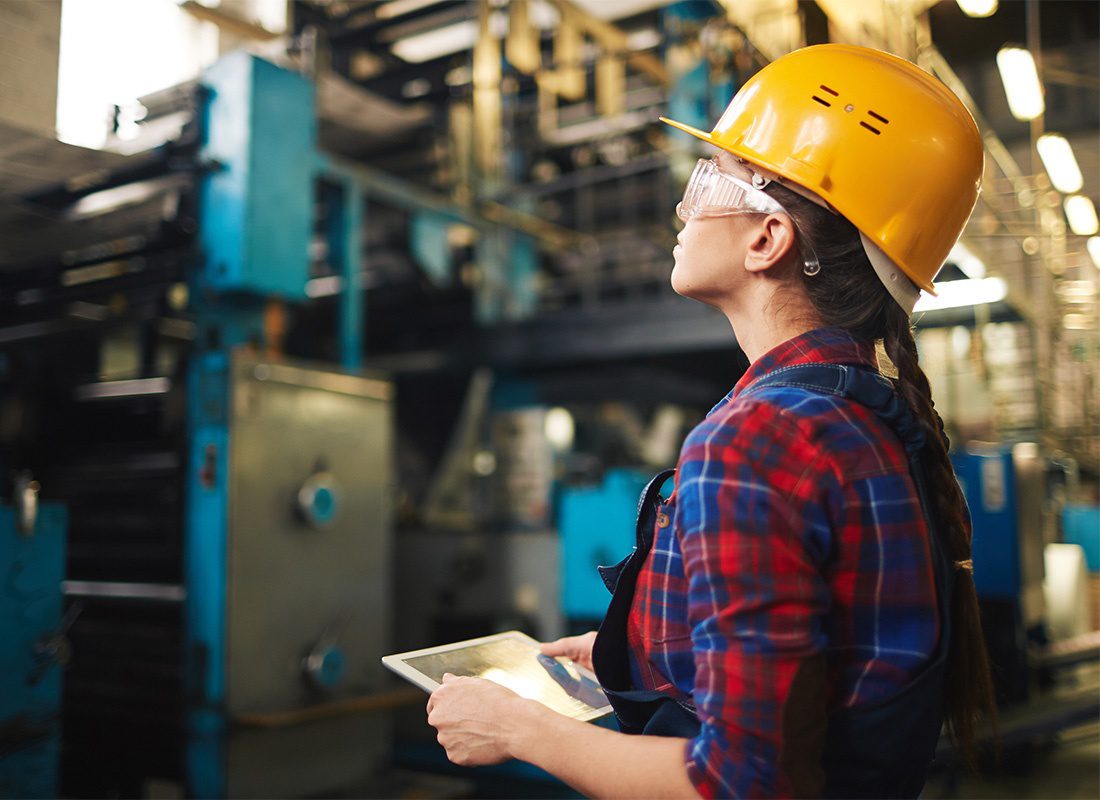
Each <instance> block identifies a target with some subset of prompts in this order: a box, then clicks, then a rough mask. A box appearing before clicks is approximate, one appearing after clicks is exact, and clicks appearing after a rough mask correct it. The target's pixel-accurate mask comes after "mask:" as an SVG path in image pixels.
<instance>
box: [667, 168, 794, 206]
mask: <svg viewBox="0 0 1100 800" xmlns="http://www.w3.org/2000/svg"><path fill="white" fill-rule="evenodd" d="M777 213H783V206H781V205H780V204H779V203H778V201H776V199H775V198H773V197H772V196H771V195H769V194H766V193H764V192H762V191H760V190H759V189H757V188H756V187H754V186H753V185H752V184H750V183H748V182H746V181H743V180H741V179H740V178H738V177H736V176H734V175H730V174H729V173H728V172H722V170H721V169H719V168H718V162H717V161H716V160H714V159H713V158H701V159H699V163H697V164H696V165H695V170H694V171H693V172H692V173H691V177H690V178H688V182H687V187H686V188H685V189H684V199H683V200H681V201H680V202H679V204H678V205H677V206H676V216H678V217H679V218H680V219H682V220H683V221H684V222H687V221H688V220H690V219H691V218H692V217H725V216H730V215H733V214H777Z"/></svg>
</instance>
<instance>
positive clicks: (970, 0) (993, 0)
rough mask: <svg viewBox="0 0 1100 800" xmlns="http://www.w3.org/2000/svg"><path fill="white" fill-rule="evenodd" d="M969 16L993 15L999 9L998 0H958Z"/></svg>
mask: <svg viewBox="0 0 1100 800" xmlns="http://www.w3.org/2000/svg"><path fill="white" fill-rule="evenodd" d="M957 2H958V4H959V8H961V9H962V10H963V13H964V14H966V16H968V17H978V18H982V17H991V16H993V14H994V12H996V11H997V0H957Z"/></svg>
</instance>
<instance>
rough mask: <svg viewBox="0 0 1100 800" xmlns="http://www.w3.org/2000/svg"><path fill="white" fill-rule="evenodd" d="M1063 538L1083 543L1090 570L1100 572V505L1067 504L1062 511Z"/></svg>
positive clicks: (1068, 541)
mask: <svg viewBox="0 0 1100 800" xmlns="http://www.w3.org/2000/svg"><path fill="white" fill-rule="evenodd" d="M1062 540H1063V541H1065V542H1066V543H1067V544H1079V545H1081V547H1082V548H1084V550H1085V559H1086V560H1087V561H1088V565H1089V572H1100V506H1066V507H1065V509H1064V510H1063V511H1062Z"/></svg>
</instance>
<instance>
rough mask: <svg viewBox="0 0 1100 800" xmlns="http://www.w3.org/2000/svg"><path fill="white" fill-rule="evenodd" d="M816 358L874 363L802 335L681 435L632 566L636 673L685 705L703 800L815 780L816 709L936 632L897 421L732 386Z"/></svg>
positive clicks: (690, 758)
mask: <svg viewBox="0 0 1100 800" xmlns="http://www.w3.org/2000/svg"><path fill="white" fill-rule="evenodd" d="M825 362H829V363H840V364H861V365H869V366H872V367H875V368H877V358H876V355H875V350H874V347H873V346H872V345H871V344H870V343H868V342H865V341H860V340H857V339H854V338H853V337H851V336H850V335H849V334H847V333H845V332H843V331H841V330H837V329H821V330H816V331H811V332H809V333H805V334H802V335H800V336H798V337H796V338H794V339H791V340H789V341H787V342H784V343H783V344H781V345H779V346H778V347H776V348H774V349H773V350H771V351H770V352H768V353H767V354H766V355H764V356H762V357H761V358H759V359H758V360H757V361H756V362H754V363H753V364H752V365H751V366H750V367H749V369H748V371H747V372H746V373H745V375H744V376H743V377H742V378H741V380H740V381H738V383H737V385H736V386H735V387H734V389H733V391H731V392H730V394H729V395H727V396H726V397H725V398H724V399H723V400H722V401H721V402H720V403H719V404H718V405H717V406H715V408H714V409H713V410H712V411H711V412H710V413H709V414H708V415H707V417H706V419H705V420H704V421H703V422H701V423H700V424H699V425H698V426H697V427H696V428H695V429H694V430H693V431H692V432H691V434H690V435H689V436H688V437H687V440H686V441H685V442H684V446H683V449H682V451H681V453H680V459H679V463H678V465H677V473H676V484H675V490H674V492H673V494H672V496H671V497H670V498H669V500H668V501H667V502H666V503H665V506H664V507H663V508H662V511H663V513H661V514H659V515H658V521H657V526H656V530H655V537H654V544H653V549H652V551H651V552H650V554H649V556H648V558H647V559H646V563H645V565H644V567H643V569H642V572H641V574H640V576H639V578H638V583H637V589H636V591H635V595H634V600H633V604H632V607H631V613H630V620H629V623H628V639H629V642H630V648H631V661H632V670H633V673H634V679H635V682H636V684H637V685H638V686H639V687H641V688H647V689H657V690H660V691H663V692H666V693H668V694H670V695H672V696H674V697H676V698H677V699H680V700H683V701H687V702H691V703H693V704H694V706H695V707H696V710H697V712H698V716H699V721H700V723H701V731H700V733H699V735H698V736H697V737H696V738H695V739H694V740H692V742H691V743H690V745H689V747H688V750H687V754H686V758H687V767H688V774H689V777H690V778H691V780H692V782H693V783H694V785H695V787H696V789H697V790H698V791H699V793H700V794H701V795H702V796H704V797H763V796H789V795H791V794H794V793H799V794H801V793H803V792H806V791H809V792H813V791H815V787H816V790H820V782H821V780H823V773H822V772H821V763H820V762H821V752H822V747H823V742H824V726H825V724H826V717H825V715H826V714H827V713H828V712H829V711H832V710H835V709H838V708H842V707H847V706H853V705H859V704H863V703H868V702H872V701H874V700H876V699H879V698H884V697H887V696H889V695H891V694H892V693H894V692H895V691H897V690H898V689H900V688H901V687H902V686H904V685H905V684H906V683H907V682H908V681H909V680H910V679H911V677H913V676H914V675H915V674H916V673H917V672H918V671H919V670H920V668H921V667H922V666H923V664H924V663H925V662H926V661H927V660H928V659H929V658H930V657H931V656H932V654H933V653H934V652H935V650H936V646H937V643H938V637H939V618H938V612H937V602H936V588H935V582H934V573H933V567H932V555H931V550H930V546H929V542H928V528H927V526H926V524H925V521H924V517H923V514H922V512H921V507H920V501H919V499H918V497H917V493H916V489H915V486H914V484H913V482H912V479H911V477H910V474H909V468H908V462H907V460H906V455H905V450H904V448H903V447H902V444H901V442H900V441H899V440H898V438H897V436H896V435H895V434H894V433H893V431H891V430H890V429H889V428H888V427H886V425H885V424H884V423H882V422H881V421H880V420H879V419H878V418H877V417H875V415H874V413H873V412H872V411H870V410H869V409H867V408H865V407H864V406H862V405H859V404H857V403H855V402H853V401H850V400H845V399H842V398H838V397H833V396H830V395H824V394H820V393H815V392H812V391H809V390H805V389H797V388H775V389H765V390H762V391H761V392H759V393H754V394H752V395H751V396H748V397H740V395H741V393H742V392H743V391H744V389H745V388H746V387H747V386H748V385H749V384H751V383H752V382H753V381H755V380H756V379H758V378H760V377H761V376H763V375H765V374H767V373H768V372H770V371H771V370H773V369H777V368H779V367H784V366H790V365H794V364H808V363H825Z"/></svg>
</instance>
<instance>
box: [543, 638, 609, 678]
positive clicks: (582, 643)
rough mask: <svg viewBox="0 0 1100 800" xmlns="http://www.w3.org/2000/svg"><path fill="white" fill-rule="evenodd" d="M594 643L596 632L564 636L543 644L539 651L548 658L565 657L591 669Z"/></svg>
mask: <svg viewBox="0 0 1100 800" xmlns="http://www.w3.org/2000/svg"><path fill="white" fill-rule="evenodd" d="M595 641H596V632H595V631H590V632H589V633H585V634H582V635H581V636H565V637H563V638H561V639H557V640H555V641H553V642H543V643H542V644H540V645H539V650H540V651H541V652H542V653H543V654H544V655H548V656H565V657H566V658H571V659H573V660H574V661H577V662H579V663H580V664H582V665H583V666H585V667H588V668H590V669H591V667H592V643H593V642H595Z"/></svg>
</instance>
